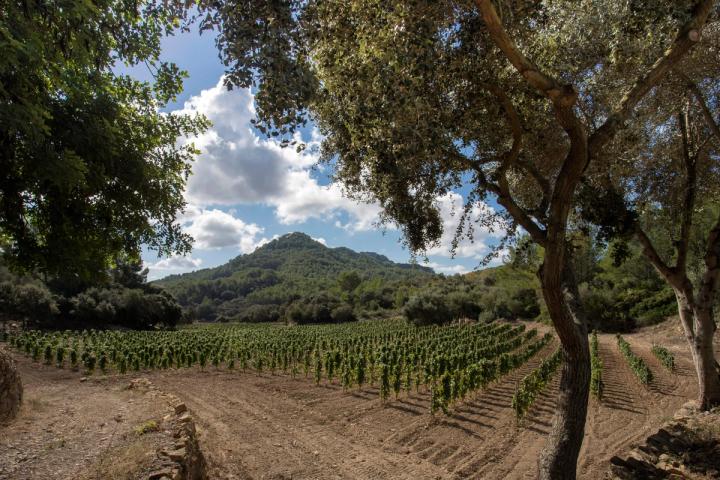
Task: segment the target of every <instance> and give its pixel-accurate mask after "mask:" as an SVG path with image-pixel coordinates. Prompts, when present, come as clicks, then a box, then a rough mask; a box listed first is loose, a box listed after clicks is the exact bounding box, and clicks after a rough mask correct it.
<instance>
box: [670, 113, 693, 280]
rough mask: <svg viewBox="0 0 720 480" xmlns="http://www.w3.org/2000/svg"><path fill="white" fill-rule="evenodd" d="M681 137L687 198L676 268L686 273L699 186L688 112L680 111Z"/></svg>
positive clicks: (684, 206) (681, 225)
mask: <svg viewBox="0 0 720 480" xmlns="http://www.w3.org/2000/svg"><path fill="white" fill-rule="evenodd" d="M678 123H679V125H680V133H681V135H680V137H681V138H682V146H683V164H684V166H685V199H684V203H683V212H682V223H681V224H680V241H679V242H678V246H677V250H678V257H677V263H676V267H675V268H676V269H677V271H678V272H680V273H682V274H683V275H685V272H686V271H687V254H688V248H689V245H690V230H691V229H692V222H693V213H694V211H695V191H696V186H697V163H696V162H695V160H694V159H693V157H692V156H691V155H690V139H689V138H688V117H687V113H686V112H682V111H681V112H679V113H678Z"/></svg>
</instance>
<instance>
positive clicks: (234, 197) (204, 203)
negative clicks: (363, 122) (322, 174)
mask: <svg viewBox="0 0 720 480" xmlns="http://www.w3.org/2000/svg"><path fill="white" fill-rule="evenodd" d="M194 112H198V113H202V114H204V115H205V116H207V117H208V118H209V119H210V120H211V121H212V122H213V126H212V127H211V128H210V130H208V131H207V132H206V133H204V134H202V135H200V136H199V137H197V138H194V139H191V140H192V141H193V142H194V143H195V146H196V147H197V148H199V149H200V150H201V152H202V153H201V155H200V156H199V157H198V158H197V160H196V161H195V163H194V165H193V174H192V175H191V177H190V179H189V181H188V185H187V189H186V192H185V195H186V198H187V200H188V202H189V203H192V204H194V205H198V206H200V207H210V206H230V205H237V204H243V203H245V204H248V203H262V204H266V205H270V206H272V207H274V208H275V214H276V216H277V218H278V220H279V221H280V222H281V223H284V224H295V223H303V222H305V221H307V220H308V219H311V218H318V219H322V220H329V219H335V220H336V221H337V218H338V217H339V215H340V214H341V213H342V212H345V213H347V215H348V216H349V220H348V221H347V222H346V223H345V224H344V225H342V226H343V227H344V228H346V229H348V230H351V231H352V230H369V229H371V228H372V227H373V224H374V222H375V221H376V220H377V218H378V213H379V212H380V209H379V207H378V206H377V205H372V204H363V203H358V202H355V201H352V200H350V199H348V198H346V197H344V196H343V195H342V192H341V189H340V188H339V187H338V186H337V185H321V184H320V183H319V182H318V181H317V179H315V178H313V176H312V175H311V171H310V167H311V166H312V165H314V164H316V163H317V160H318V158H317V156H316V154H314V153H312V152H314V151H315V150H314V149H312V148H309V149H307V150H305V152H302V153H298V152H296V151H295V150H294V149H293V148H292V147H289V148H282V147H280V146H279V144H278V143H277V142H275V141H272V140H268V139H265V138H260V137H259V136H258V135H257V134H256V133H255V132H254V131H253V130H252V128H251V124H250V120H251V119H252V118H254V116H255V111H254V108H253V96H252V94H251V93H250V91H249V90H247V89H234V90H232V91H228V90H227V89H226V88H225V87H224V86H223V85H222V79H221V80H220V81H219V82H218V84H217V85H216V86H214V87H213V88H210V89H207V90H203V91H202V92H201V93H200V94H199V95H197V96H194V97H192V98H191V99H190V100H189V101H188V102H186V103H185V105H184V107H183V109H182V110H180V111H178V112H177V113H194ZM318 142H319V136H318V133H317V131H313V132H312V134H311V139H310V142H309V143H310V144H311V145H316V144H317V143H318Z"/></svg>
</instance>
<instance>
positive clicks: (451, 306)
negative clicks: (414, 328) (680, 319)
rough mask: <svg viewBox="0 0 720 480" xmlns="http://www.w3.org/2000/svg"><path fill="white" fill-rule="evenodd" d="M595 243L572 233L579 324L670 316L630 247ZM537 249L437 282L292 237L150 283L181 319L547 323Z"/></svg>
mask: <svg viewBox="0 0 720 480" xmlns="http://www.w3.org/2000/svg"><path fill="white" fill-rule="evenodd" d="M620 249H621V246H618V245H610V246H607V245H601V244H598V243H597V242H594V241H592V240H591V239H590V237H588V236H586V235H582V234H578V235H577V236H576V238H575V240H574V251H573V262H574V264H575V265H574V268H575V271H576V280H577V284H578V289H579V291H580V295H581V298H582V299H583V303H584V305H585V309H586V313H587V316H588V319H589V322H590V324H591V326H592V327H593V328H596V329H598V330H601V331H620V332H624V331H630V330H632V329H633V328H635V327H636V326H638V325H649V324H653V323H657V322H658V321H661V320H662V319H664V318H666V317H667V316H669V315H672V314H674V312H675V301H674V298H673V294H672V291H671V290H670V289H669V288H668V287H667V286H666V285H665V284H664V282H662V281H661V280H660V278H659V277H658V276H657V274H656V272H655V271H654V269H653V268H652V267H651V266H650V265H649V264H648V262H647V261H646V260H645V259H644V258H643V257H642V255H641V253H640V252H639V251H637V249H633V248H629V247H626V246H622V249H623V250H622V251H623V255H622V256H621V258H620V257H619V256H618V255H617V252H618V251H619V250H620ZM542 256H543V253H542V251H541V249H538V248H537V247H534V246H533V244H532V243H531V242H529V241H527V239H521V240H520V241H519V242H518V243H517V244H516V245H515V246H514V247H513V248H511V249H510V251H509V253H508V255H507V257H506V258H505V259H504V263H503V265H500V266H497V267H492V268H486V269H483V270H478V271H475V272H471V273H469V274H467V275H453V276H444V275H438V274H435V273H433V272H432V270H431V269H429V268H427V267H423V266H421V265H418V264H399V263H394V262H392V261H390V260H389V259H387V258H386V257H384V256H382V255H379V254H376V253H368V252H364V253H358V252H354V251H352V250H350V249H348V248H344V247H340V248H328V247H326V246H325V245H323V244H321V243H319V242H317V241H315V240H313V239H312V238H311V237H309V236H307V235H305V234H302V233H292V234H288V235H285V236H283V237H281V238H278V239H276V240H273V241H272V242H270V243H268V244H266V245H264V246H262V247H260V248H258V249H257V250H256V251H255V252H253V253H251V254H248V255H241V256H238V257H236V258H235V259H233V260H231V261H229V262H228V263H226V264H224V265H221V266H219V267H215V268H208V269H203V270H198V271H196V272H192V273H186V274H183V275H172V276H169V277H166V278H164V279H162V280H159V281H157V282H154V284H155V285H157V286H160V287H162V288H163V289H165V290H166V291H167V292H169V293H170V294H171V295H172V296H173V297H174V298H175V299H176V300H177V301H178V303H179V304H180V305H182V307H183V308H184V311H185V318H186V320H189V321H193V320H200V321H220V322H225V321H238V322H272V321H284V322H288V323H297V324H305V323H327V322H346V321H352V320H356V319H359V318H374V317H378V316H390V315H398V314H400V313H402V314H404V316H405V317H406V318H407V319H408V320H410V321H412V322H414V323H416V324H418V325H428V324H444V323H448V322H450V321H453V320H457V319H473V320H475V319H480V320H483V321H491V320H495V319H521V320H540V321H549V318H548V315H547V311H546V308H545V305H544V302H543V301H542V292H541V290H540V283H539V281H538V278H537V274H536V272H537V270H538V268H539V266H540V264H541V262H542Z"/></svg>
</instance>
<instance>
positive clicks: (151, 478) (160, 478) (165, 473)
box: [147, 468, 173, 480]
mask: <svg viewBox="0 0 720 480" xmlns="http://www.w3.org/2000/svg"><path fill="white" fill-rule="evenodd" d="M172 474H173V471H172V470H171V469H169V468H163V469H161V470H155V471H154V472H151V473H150V474H149V475H148V477H147V478H148V480H164V479H170V478H172Z"/></svg>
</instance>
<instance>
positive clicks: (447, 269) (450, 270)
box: [425, 262, 470, 275]
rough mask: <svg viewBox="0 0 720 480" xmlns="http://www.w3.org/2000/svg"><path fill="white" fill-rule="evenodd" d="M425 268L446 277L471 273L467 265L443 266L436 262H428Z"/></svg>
mask: <svg viewBox="0 0 720 480" xmlns="http://www.w3.org/2000/svg"><path fill="white" fill-rule="evenodd" d="M425 266H427V267H430V268H432V269H433V270H435V272H436V273H444V274H445V275H456V274H460V275H464V274H466V273H468V272H469V271H470V269H469V268H467V267H466V266H465V265H443V264H440V263H436V262H427V263H425Z"/></svg>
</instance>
